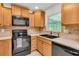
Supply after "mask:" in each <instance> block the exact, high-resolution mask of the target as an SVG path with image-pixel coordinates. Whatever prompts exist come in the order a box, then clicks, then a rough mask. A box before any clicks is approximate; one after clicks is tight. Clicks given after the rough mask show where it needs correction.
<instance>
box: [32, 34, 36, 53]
mask: <svg viewBox="0 0 79 59" xmlns="http://www.w3.org/2000/svg"><path fill="white" fill-rule="evenodd" d="M36 49H37V37H36V36H31V51H34V50H36Z"/></svg>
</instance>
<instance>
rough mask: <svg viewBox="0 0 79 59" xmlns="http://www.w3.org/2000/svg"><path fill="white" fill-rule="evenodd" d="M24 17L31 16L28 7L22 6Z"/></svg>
mask: <svg viewBox="0 0 79 59" xmlns="http://www.w3.org/2000/svg"><path fill="white" fill-rule="evenodd" d="M21 11H22V13H21V14H22V17H26V18H27V17H28V18H29V10H28V9H26V8H22V10H21Z"/></svg>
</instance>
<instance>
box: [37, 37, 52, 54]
mask: <svg viewBox="0 0 79 59" xmlns="http://www.w3.org/2000/svg"><path fill="white" fill-rule="evenodd" d="M37 50H38V51H39V52H40V53H41V54H42V55H44V56H51V55H52V42H51V41H49V40H46V39H44V38H42V37H38V40H37Z"/></svg>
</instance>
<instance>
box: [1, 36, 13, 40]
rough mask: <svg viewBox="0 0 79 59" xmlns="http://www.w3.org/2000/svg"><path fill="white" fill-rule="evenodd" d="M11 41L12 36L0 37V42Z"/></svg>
mask: <svg viewBox="0 0 79 59" xmlns="http://www.w3.org/2000/svg"><path fill="white" fill-rule="evenodd" d="M8 39H12V36H0V40H8Z"/></svg>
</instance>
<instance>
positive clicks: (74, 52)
mask: <svg viewBox="0 0 79 59" xmlns="http://www.w3.org/2000/svg"><path fill="white" fill-rule="evenodd" d="M63 49H64V48H63ZM64 51H66V52H67V53H70V54H72V55H76V56H79V52H77V51H73V50H69V49H64Z"/></svg>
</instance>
